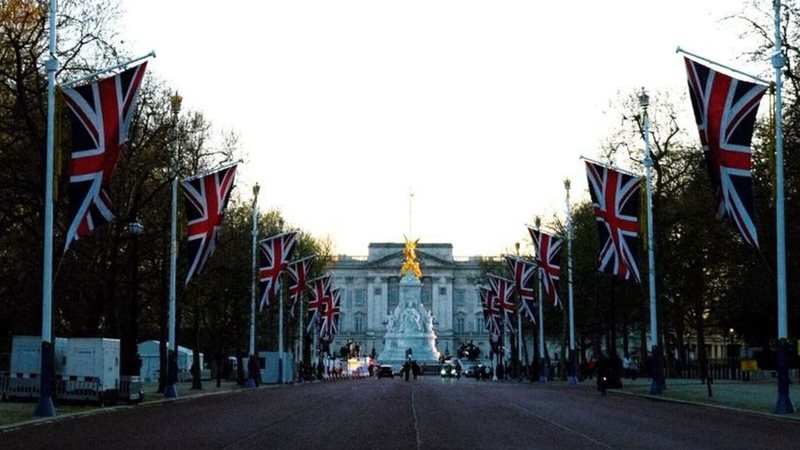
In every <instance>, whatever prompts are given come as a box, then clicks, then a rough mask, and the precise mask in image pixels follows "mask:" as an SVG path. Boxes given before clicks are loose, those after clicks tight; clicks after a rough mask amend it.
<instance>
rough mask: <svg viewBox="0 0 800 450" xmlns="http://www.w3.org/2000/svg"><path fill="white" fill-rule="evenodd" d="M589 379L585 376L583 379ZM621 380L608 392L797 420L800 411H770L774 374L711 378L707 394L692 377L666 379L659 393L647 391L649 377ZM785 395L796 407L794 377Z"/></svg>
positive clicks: (798, 389)
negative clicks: (751, 378)
mask: <svg viewBox="0 0 800 450" xmlns="http://www.w3.org/2000/svg"><path fill="white" fill-rule="evenodd" d="M589 381H590V380H586V381H585V382H584V383H586V382H589ZM622 382H623V388H622V389H613V390H609V392H611V393H616V394H621V395H635V396H640V397H645V398H651V399H654V400H661V401H672V402H680V403H690V404H697V405H703V406H711V407H718V408H726V409H734V410H738V411H742V412H749V413H758V414H767V415H770V416H774V417H780V418H786V419H793V420H800V413H797V412H796V413H794V414H774V410H775V403H776V401H777V398H778V382H777V379H774V378H772V379H765V380H754V381H738V380H714V382H713V383H712V384H711V396H709V389H708V386H707V385H705V384H703V383H701V382H700V381H699V380H696V379H668V380H666V389H665V390H664V392H663V394H661V395H659V396H654V395H650V379H647V378H638V379H636V380H631V379H624V380H622ZM789 397H790V398H791V399H792V401H793V402H794V404H795V408H796V409H797V408H798V407H800V384H798V383H797V380H793V382H792V384H790V385H789Z"/></svg>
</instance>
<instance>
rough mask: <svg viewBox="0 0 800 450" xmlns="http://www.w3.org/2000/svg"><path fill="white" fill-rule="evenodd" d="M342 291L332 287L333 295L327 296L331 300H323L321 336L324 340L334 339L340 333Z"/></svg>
mask: <svg viewBox="0 0 800 450" xmlns="http://www.w3.org/2000/svg"><path fill="white" fill-rule="evenodd" d="M340 293H341V291H340V289H339V288H333V289H331V295H330V296H328V297H327V298H328V299H330V301H326V302H323V303H322V305H321V308H320V312H321V316H320V317H321V323H320V326H319V338H320V339H321V340H323V341H332V340H333V337H334V336H336V335H337V334H338V333H339V301H340V298H341V295H340Z"/></svg>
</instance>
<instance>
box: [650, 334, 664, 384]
mask: <svg viewBox="0 0 800 450" xmlns="http://www.w3.org/2000/svg"><path fill="white" fill-rule="evenodd" d="M651 361H652V362H653V363H652V364H651V365H652V366H653V373H652V374H651V376H652V378H651V380H652V381H651V382H650V395H661V394H663V393H664V386H663V384H662V383H661V352H660V351H659V349H658V346H657V345H654V346H653V350H652V352H651Z"/></svg>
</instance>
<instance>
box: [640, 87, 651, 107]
mask: <svg viewBox="0 0 800 450" xmlns="http://www.w3.org/2000/svg"><path fill="white" fill-rule="evenodd" d="M639 106H641V107H642V109H647V107H648V106H650V96H649V95H647V91H646V90H645V89H644V87H642V90H641V92H639Z"/></svg>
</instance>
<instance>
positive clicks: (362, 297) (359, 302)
mask: <svg viewBox="0 0 800 450" xmlns="http://www.w3.org/2000/svg"><path fill="white" fill-rule="evenodd" d="M354 296H355V302H356V305H355V306H356V308H363V307H364V306H366V304H367V290H366V289H355V290H354Z"/></svg>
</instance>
